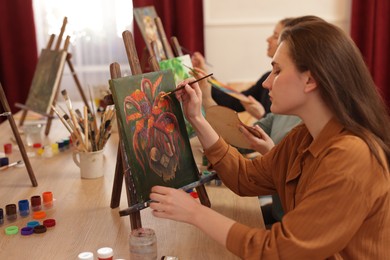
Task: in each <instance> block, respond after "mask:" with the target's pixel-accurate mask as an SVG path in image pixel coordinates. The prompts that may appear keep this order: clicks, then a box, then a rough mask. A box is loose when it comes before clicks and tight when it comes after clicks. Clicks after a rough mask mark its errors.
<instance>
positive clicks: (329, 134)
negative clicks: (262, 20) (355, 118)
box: [305, 118, 344, 157]
mask: <svg viewBox="0 0 390 260" xmlns="http://www.w3.org/2000/svg"><path fill="white" fill-rule="evenodd" d="M343 130H344V126H343V125H341V124H340V122H339V121H337V119H335V118H332V119H330V120H329V122H328V123H326V125H325V126H324V128H323V129H322V130H321V132H320V133H319V135H318V136H317V138H316V139H314V140H313V141H312V142H311V144H310V145H309V146H308V147H307V150H308V151H309V152H310V153H311V154H312V155H313V157H317V156H318V155H319V154H320V152H321V151H323V150H324V149H326V147H328V146H329V144H330V143H331V142H332V138H333V137H334V136H336V135H338V134H339V133H341V132H342V131H343ZM305 150H306V149H305Z"/></svg>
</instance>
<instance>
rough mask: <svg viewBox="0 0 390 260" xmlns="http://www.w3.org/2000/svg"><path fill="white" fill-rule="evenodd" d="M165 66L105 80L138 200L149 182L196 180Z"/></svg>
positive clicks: (181, 183)
mask: <svg viewBox="0 0 390 260" xmlns="http://www.w3.org/2000/svg"><path fill="white" fill-rule="evenodd" d="M175 87H176V84H175V81H174V78H173V74H172V72H171V71H169V70H168V71H158V72H151V73H146V74H142V75H135V76H129V77H124V78H118V79H113V80H110V89H111V92H112V95H113V98H114V103H115V106H116V109H117V117H118V122H119V126H120V133H121V138H122V139H123V142H124V146H125V151H126V156H127V160H128V161H129V164H130V171H131V178H132V179H133V182H134V185H135V189H136V196H137V200H138V203H141V202H145V201H148V200H149V193H150V189H151V187H153V186H154V185H163V186H168V187H174V188H181V187H183V186H185V185H188V184H190V183H193V182H195V181H197V180H199V172H198V169H197V166H196V163H195V160H194V157H193V154H192V150H191V146H190V142H189V139H188V134H187V132H186V127H185V122H184V118H183V113H182V110H181V106H180V103H179V101H178V100H177V99H176V97H175V96H174V95H167V96H165V97H162V95H163V94H164V93H167V92H169V91H172V90H173V89H175Z"/></svg>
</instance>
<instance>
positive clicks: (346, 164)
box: [205, 119, 390, 259]
mask: <svg viewBox="0 0 390 260" xmlns="http://www.w3.org/2000/svg"><path fill="white" fill-rule="evenodd" d="M380 151H381V152H380V156H381V158H382V160H383V161H384V162H385V161H386V160H385V156H384V153H383V152H382V150H380ZM205 154H206V156H207V158H208V160H209V161H210V162H211V163H212V165H213V167H214V169H216V170H217V172H218V175H219V176H220V178H221V179H222V181H223V182H224V184H225V185H226V186H228V187H229V188H230V189H231V190H233V191H234V192H235V193H237V194H238V195H241V196H258V195H266V194H273V193H275V192H277V193H278V194H279V196H280V199H281V202H282V205H283V209H284V210H285V212H286V215H285V216H284V217H283V220H282V222H280V223H276V224H274V225H273V226H272V228H271V230H265V229H262V228H251V227H248V226H245V225H242V224H240V223H235V224H234V225H233V226H232V227H231V229H230V230H229V234H228V237H227V241H226V245H227V248H228V250H230V251H231V252H233V253H234V254H236V255H238V256H240V257H241V258H244V259H390V178H389V171H388V168H386V169H383V167H381V165H380V164H379V162H378V161H377V159H376V158H375V157H374V156H373V154H372V153H371V152H370V150H369V148H368V146H367V144H366V143H365V142H364V141H363V140H362V139H361V138H359V137H357V136H356V135H354V134H352V133H351V132H349V131H347V130H346V129H345V128H344V127H343V126H342V125H341V124H339V123H338V122H337V121H336V120H335V119H332V120H330V121H329V122H328V123H327V125H326V126H325V127H324V129H323V130H322V131H321V133H320V134H319V135H318V137H317V138H316V139H315V140H313V138H312V137H311V135H310V134H309V132H308V130H307V128H306V126H305V125H299V126H297V127H296V128H294V129H293V130H292V131H291V132H290V134H289V135H288V136H287V137H286V138H285V139H283V140H282V142H281V143H280V144H279V145H277V146H275V147H274V149H272V150H271V151H270V152H268V153H267V154H266V155H265V156H263V157H258V158H256V159H253V160H250V159H245V158H243V157H242V155H241V154H240V153H239V152H238V151H237V150H236V149H235V148H233V147H231V146H229V145H228V144H226V143H225V142H224V140H223V139H221V138H220V139H219V140H218V141H217V143H215V144H214V145H213V146H212V147H210V148H209V149H207V150H206V151H205Z"/></svg>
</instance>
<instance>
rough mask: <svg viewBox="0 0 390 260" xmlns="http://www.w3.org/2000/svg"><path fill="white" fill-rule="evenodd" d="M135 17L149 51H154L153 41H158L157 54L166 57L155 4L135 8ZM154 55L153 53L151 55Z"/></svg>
mask: <svg viewBox="0 0 390 260" xmlns="http://www.w3.org/2000/svg"><path fill="white" fill-rule="evenodd" d="M133 12H134V17H135V21H136V22H137V25H138V28H139V29H140V31H141V34H142V37H143V38H144V41H145V44H146V47H147V49H148V51H149V53H150V54H151V53H154V52H155V50H153V48H152V45H151V43H152V42H153V41H154V42H156V46H157V48H156V52H157V53H156V55H157V56H158V57H161V58H162V59H166V55H165V51H164V48H163V44H162V42H161V39H160V37H159V34H158V31H157V25H156V23H155V18H156V17H157V13H156V9H155V8H154V6H145V7H138V8H134V11H133ZM150 56H152V55H150Z"/></svg>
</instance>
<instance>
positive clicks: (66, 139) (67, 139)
mask: <svg viewBox="0 0 390 260" xmlns="http://www.w3.org/2000/svg"><path fill="white" fill-rule="evenodd" d="M69 148H70V138H65V139H64V149H65V150H67V149H69Z"/></svg>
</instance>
